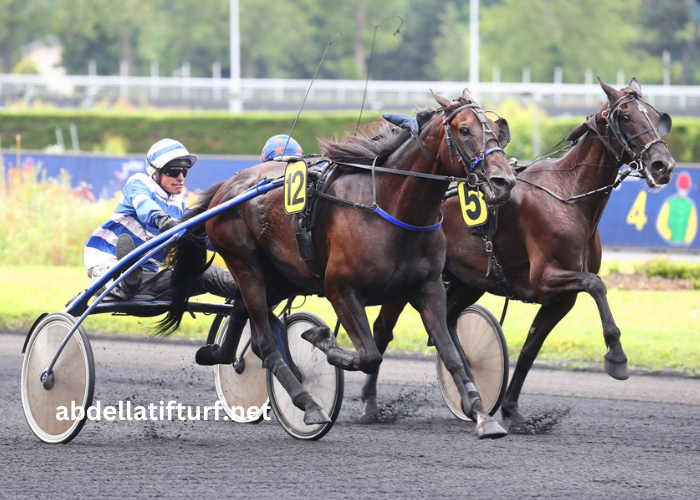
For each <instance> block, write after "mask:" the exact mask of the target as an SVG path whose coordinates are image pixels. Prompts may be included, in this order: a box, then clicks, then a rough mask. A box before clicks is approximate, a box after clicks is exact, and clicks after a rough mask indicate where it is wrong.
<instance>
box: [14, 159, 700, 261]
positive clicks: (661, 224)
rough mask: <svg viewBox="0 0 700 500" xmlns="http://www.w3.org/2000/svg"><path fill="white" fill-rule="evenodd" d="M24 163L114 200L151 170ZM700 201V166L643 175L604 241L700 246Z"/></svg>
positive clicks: (197, 178)
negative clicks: (669, 175) (668, 176)
mask: <svg viewBox="0 0 700 500" xmlns="http://www.w3.org/2000/svg"><path fill="white" fill-rule="evenodd" d="M3 159H4V164H5V172H6V175H7V169H8V168H12V167H14V166H15V163H16V161H17V160H16V156H15V154H14V153H5V154H3ZM20 163H21V164H22V166H23V167H25V168H27V167H33V166H40V167H41V168H43V169H44V171H45V172H46V176H47V177H58V176H59V175H60V172H61V169H63V170H65V171H66V172H68V174H70V176H71V184H72V185H73V187H74V188H76V189H79V190H80V192H81V193H84V196H85V197H86V198H88V199H94V200H108V199H111V198H114V196H115V194H116V193H117V192H119V191H121V189H122V187H123V186H124V183H125V182H126V180H127V179H128V178H129V177H130V176H131V175H133V174H135V173H136V172H145V171H146V165H145V162H144V160H143V157H142V156H140V155H138V156H137V155H133V156H106V155H97V154H89V153H82V154H79V155H49V154H43V153H32V152H23V153H22V156H21V159H20ZM258 163H260V159H259V157H257V156H250V157H241V156H228V157H221V156H219V157H216V156H201V157H200V159H199V161H198V162H197V165H196V167H194V168H193V169H192V170H191V173H190V175H189V176H188V177H187V182H186V186H187V190H188V191H189V192H192V191H195V190H197V189H201V190H205V189H208V188H210V187H211V186H212V185H214V184H216V183H217V182H220V181H222V180H225V179H228V178H230V177H231V176H232V175H233V174H234V173H236V172H238V171H239V170H242V169H244V168H248V167H251V166H253V165H256V164H258ZM543 196H545V195H544V194H543ZM698 205H700V165H695V164H679V165H677V166H676V170H675V172H674V175H673V180H672V181H671V184H669V185H668V186H666V187H665V188H664V189H661V190H650V189H649V188H648V187H647V185H646V182H644V181H643V180H641V179H627V180H625V181H624V182H623V183H622V184H621V185H620V186H619V187H618V188H617V189H616V190H615V191H613V193H612V195H611V196H610V200H609V202H608V205H607V207H606V208H605V212H604V213H603V217H602V219H601V221H600V225H599V226H598V227H599V229H600V236H601V240H602V242H603V245H606V246H614V247H638V248H650V249H666V250H671V249H682V250H687V249H690V250H700V236H698Z"/></svg>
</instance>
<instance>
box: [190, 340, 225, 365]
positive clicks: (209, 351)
mask: <svg viewBox="0 0 700 500" xmlns="http://www.w3.org/2000/svg"><path fill="white" fill-rule="evenodd" d="M218 350H219V344H207V345H205V346H203V347H200V348H199V350H198V351H197V354H195V355H194V360H195V362H196V363H197V364H198V365H199V366H214V365H218V364H219V361H218V360H217V358H216V353H217V351H218Z"/></svg>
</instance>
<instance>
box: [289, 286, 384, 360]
mask: <svg viewBox="0 0 700 500" xmlns="http://www.w3.org/2000/svg"><path fill="white" fill-rule="evenodd" d="M326 282H327V283H328V281H326ZM326 297H328V300H329V301H330V303H331V304H332V305H333V309H334V310H335V313H336V314H337V315H338V319H339V320H340V323H341V324H342V325H343V327H345V331H346V332H348V336H349V337H350V340H351V341H352V343H353V345H354V346H355V349H356V350H357V354H353V353H351V352H348V351H345V350H344V349H341V348H340V346H338V342H337V341H336V339H335V336H334V335H333V332H331V330H330V328H328V327H319V328H311V329H310V330H307V331H306V332H304V333H303V334H302V335H301V336H302V337H303V338H304V339H305V340H307V341H309V342H311V343H312V344H313V345H314V346H316V347H318V348H319V349H321V350H322V351H323V352H325V353H326V356H327V357H328V362H329V363H330V364H331V365H333V366H338V367H340V368H342V369H344V370H348V371H356V370H361V371H363V372H364V373H373V372H374V371H376V370H377V369H378V368H379V365H380V363H381V362H382V355H381V354H380V353H379V350H378V349H377V345H376V344H375V343H374V340H373V339H372V330H371V329H370V326H369V320H368V319H367V313H366V312H365V307H364V303H363V302H362V301H360V299H359V297H358V295H357V293H355V292H353V291H350V292H349V293H348V292H347V291H345V292H344V293H341V292H339V291H338V290H337V289H336V288H335V287H334V286H332V285H328V284H327V285H326Z"/></svg>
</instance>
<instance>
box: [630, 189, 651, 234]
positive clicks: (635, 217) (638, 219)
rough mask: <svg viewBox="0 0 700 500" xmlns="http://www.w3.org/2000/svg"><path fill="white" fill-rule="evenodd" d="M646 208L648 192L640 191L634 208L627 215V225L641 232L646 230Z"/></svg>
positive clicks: (633, 205)
mask: <svg viewBox="0 0 700 500" xmlns="http://www.w3.org/2000/svg"><path fill="white" fill-rule="evenodd" d="M646 206H647V192H646V191H640V192H639V194H638V195H637V198H636V199H635V200H634V203H633V204H632V208H630V211H629V213H628V214H627V224H630V225H632V226H634V227H635V228H636V229H637V231H641V230H642V229H643V228H644V224H646V223H647V216H646V214H645V213H644V210H645V209H646Z"/></svg>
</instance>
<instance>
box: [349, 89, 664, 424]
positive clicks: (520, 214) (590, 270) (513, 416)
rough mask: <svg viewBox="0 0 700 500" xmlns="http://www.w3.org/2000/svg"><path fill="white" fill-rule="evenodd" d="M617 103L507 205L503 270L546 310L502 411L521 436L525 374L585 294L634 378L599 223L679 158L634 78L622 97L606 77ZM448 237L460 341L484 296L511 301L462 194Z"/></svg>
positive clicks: (370, 410)
mask: <svg viewBox="0 0 700 500" xmlns="http://www.w3.org/2000/svg"><path fill="white" fill-rule="evenodd" d="M599 81H600V85H601V87H602V88H603V90H604V91H605V93H606V94H607V97H608V102H607V104H606V105H605V106H604V107H603V109H601V110H600V111H599V112H598V113H596V114H595V115H593V116H591V117H590V118H589V119H587V120H586V122H585V123H583V124H581V125H579V126H577V127H576V128H575V129H574V130H573V131H572V132H571V134H570V135H569V137H568V138H567V139H568V140H569V141H572V142H573V145H572V146H570V147H569V148H568V151H566V153H565V154H564V155H563V156H561V157H560V158H557V159H551V158H547V159H542V160H540V161H537V162H535V163H533V164H531V165H530V166H528V167H527V168H526V169H525V170H524V171H522V172H521V173H519V174H518V176H517V179H518V181H520V182H518V184H517V186H516V188H515V189H514V190H513V192H512V197H511V199H510V201H508V202H507V203H505V204H504V205H503V206H501V207H500V209H499V213H498V231H497V233H496V235H495V236H494V237H493V251H494V252H496V254H497V256H498V259H499V260H500V264H501V265H502V268H503V271H504V274H505V277H506V280H507V287H508V288H509V292H510V294H512V296H513V297H514V298H515V299H517V300H521V301H525V302H535V303H539V304H541V307H540V309H539V311H538V313H537V315H536V317H535V320H534V321H533V323H532V327H531V328H530V331H529V333H528V336H527V339H526V340H525V344H524V345H523V348H522V350H521V352H520V356H519V358H518V361H517V364H516V366H515V371H514V373H513V378H512V379H511V382H510V385H509V386H508V389H507V392H506V395H505V397H504V400H503V403H502V406H501V412H502V416H503V420H504V422H505V423H506V425H507V426H508V427H509V428H511V429H512V430H519V429H518V428H517V427H518V426H519V425H523V424H525V423H526V419H525V417H524V416H523V415H522V414H521V413H520V410H519V406H518V398H519V396H520V391H521V389H522V386H523V383H524V382H525V377H526V376H527V373H528V371H529V370H530V368H531V367H532V364H533V362H534V360H535V358H536V357H537V354H538V352H539V350H540V348H541V347H542V344H543V343H544V341H545V339H546V338H547V335H548V334H549V332H551V331H552V329H553V328H554V327H555V326H556V325H557V323H559V321H561V319H562V318H563V317H564V316H566V314H567V313H568V312H569V311H570V310H571V308H572V307H573V306H574V303H575V302H576V298H577V294H578V293H579V292H583V291H585V292H587V293H589V294H590V295H591V296H592V297H593V299H594V300H595V302H596V305H597V306H598V311H599V313H600V317H601V320H602V324H603V336H604V339H605V344H606V346H607V347H608V348H609V350H608V352H607V353H606V354H605V358H604V359H605V371H606V372H607V373H608V374H609V375H610V376H611V377H613V378H615V379H618V380H625V379H627V378H628V377H629V372H628V368H627V357H626V355H625V353H624V351H623V349H622V345H621V343H620V330H619V328H618V327H617V325H616V324H615V321H614V319H613V316H612V313H611V312H610V306H609V304H608V301H607V299H606V293H607V289H606V287H605V284H604V283H603V281H602V280H601V279H600V277H599V276H598V275H597V274H596V273H597V272H598V270H599V269H600V262H601V243H600V235H599V233H598V229H597V228H598V222H599V221H600V218H601V216H602V214H603V210H604V209H605V206H606V204H607V202H608V198H609V197H610V194H611V192H612V189H613V187H615V186H616V185H617V184H619V182H620V181H621V179H620V177H618V173H620V168H621V167H622V166H623V165H625V164H628V165H629V169H628V170H627V171H625V172H623V173H622V174H621V177H622V176H626V175H629V174H630V173H632V174H633V175H637V176H640V177H643V178H644V179H646V182H647V185H648V187H649V188H658V187H663V186H665V185H666V184H668V183H669V182H670V181H671V176H672V174H673V169H674V166H675V161H674V159H673V157H672V156H671V153H670V152H669V150H668V147H667V145H666V143H665V142H664V141H663V139H662V136H664V135H666V134H667V133H668V132H669V131H670V130H671V118H670V116H668V115H667V114H666V113H659V112H658V111H656V110H655V109H654V108H653V107H652V106H650V105H649V104H648V103H646V102H645V101H644V99H643V96H642V88H641V86H640V85H639V83H638V82H637V80H636V79H635V78H633V79H632V80H631V81H630V83H629V86H628V87H627V88H624V89H622V90H620V91H618V90H615V89H614V88H612V87H611V86H610V85H607V84H605V83H604V82H603V81H602V80H600V79H599ZM616 179H617V181H616ZM442 211H443V213H444V214H445V223H444V225H443V230H444V232H445V234H446V236H447V260H446V267H445V272H446V275H447V279H448V280H450V281H451V284H450V285H449V288H448V292H447V324H448V328H449V329H450V333H451V334H452V335H453V337H454V338H456V333H455V328H456V324H457V319H458V318H459V316H460V314H461V313H462V311H463V310H464V309H465V308H466V307H468V306H470V305H472V304H474V303H475V302H476V301H477V300H478V299H479V298H480V297H481V296H482V295H483V294H484V293H485V292H489V293H492V294H495V295H506V294H507V291H506V290H505V289H504V286H503V285H499V283H498V281H497V276H496V273H495V272H491V273H490V275H487V274H488V273H487V269H489V259H490V258H491V257H489V256H488V254H487V252H486V251H485V246H486V245H485V240H484V239H483V237H482V236H480V235H478V234H475V233H473V232H470V231H468V230H467V228H466V227H465V226H464V222H463V221H462V215H461V209H460V205H459V200H458V199H457V198H450V199H448V200H447V201H446V202H445V203H444V204H443V206H442ZM405 305H406V304H405V302H404V303H397V304H390V305H386V306H384V307H383V308H382V310H381V312H380V315H379V317H378V318H377V320H376V322H375V324H374V336H375V341H376V343H377V346H378V348H379V351H380V352H381V353H383V352H384V350H385V349H386V347H387V345H388V343H389V342H390V341H391V339H392V338H393V334H392V330H393V328H394V326H395V325H396V321H397V320H398V317H399V315H400V314H401V311H402V310H403V308H404V307H405ZM377 376H378V371H377V372H375V373H373V374H370V375H368V376H367V379H366V381H365V385H364V387H363V391H362V399H363V401H364V403H365V417H366V418H370V419H371V418H372V417H373V416H375V415H376V414H377V403H376V382H377Z"/></svg>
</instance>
